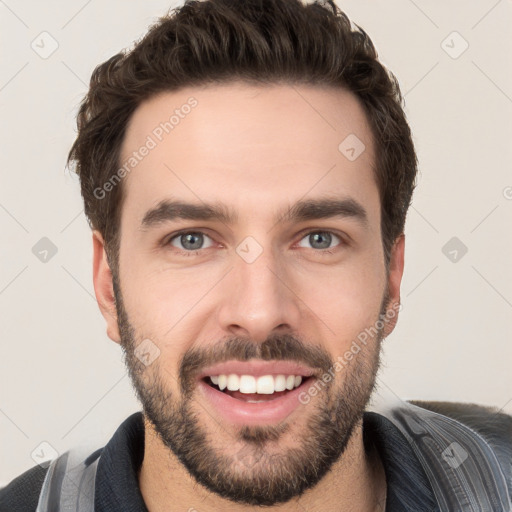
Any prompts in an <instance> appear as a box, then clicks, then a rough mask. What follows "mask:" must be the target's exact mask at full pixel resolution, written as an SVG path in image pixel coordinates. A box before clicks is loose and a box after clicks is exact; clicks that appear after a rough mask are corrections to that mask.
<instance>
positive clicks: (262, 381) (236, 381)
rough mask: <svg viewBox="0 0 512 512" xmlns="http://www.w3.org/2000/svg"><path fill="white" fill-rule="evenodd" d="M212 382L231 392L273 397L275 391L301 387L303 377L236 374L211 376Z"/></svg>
mask: <svg viewBox="0 0 512 512" xmlns="http://www.w3.org/2000/svg"><path fill="white" fill-rule="evenodd" d="M210 380H211V381H212V382H213V384H216V385H218V386H219V388H220V389H221V390H223V389H225V388H226V387H227V388H228V390H229V391H240V393H261V394H264V395H271V394H272V393H274V392H275V391H284V390H285V389H288V390H292V389H293V388H296V387H298V386H300V383H301V382H302V377H301V376H300V375H288V376H286V375H276V376H275V377H274V376H273V375H262V376H261V377H258V378H256V377H254V376H253V375H236V374H234V373H232V374H229V375H225V374H221V375H211V376H210Z"/></svg>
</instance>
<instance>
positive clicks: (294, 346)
mask: <svg viewBox="0 0 512 512" xmlns="http://www.w3.org/2000/svg"><path fill="white" fill-rule="evenodd" d="M113 285H114V286H113V288H114V295H115V299H116V309H117V315H118V320H117V321H118V326H119V331H120V336H121V346H122V348H123V351H124V353H125V364H126V366H127V369H128V372H129V374H130V377H131V381H132V384H133V386H134V389H135V392H136V394H137V397H138V399H139V401H140V402H141V404H142V407H143V414H144V416H145V417H146V419H147V420H148V421H149V422H150V423H151V424H152V425H153V427H154V430H155V431H156V433H157V434H158V436H159V437H160V439H161V441H162V442H163V444H164V445H165V446H166V447H167V448H168V449H169V450H170V451H171V452H172V453H173V454H174V455H175V456H176V458H177V459H178V460H179V461H180V462H181V464H182V465H183V466H184V467H185V468H186V470H187V471H188V473H189V474H190V475H192V476H193V477H194V478H195V480H196V481H197V482H199V483H200V484H201V485H202V486H204V487H205V488H206V489H207V490H208V491H210V492H212V493H215V494H217V495H218V496H221V497H223V498H226V499H228V500H230V501H232V502H234V503H239V504H244V505H256V506H272V505H276V504H279V503H286V502H288V501H290V500H291V499H293V498H298V497H299V496H301V495H302V494H303V493H304V492H305V491H306V490H308V489H310V488H313V487H314V486H315V485H316V484H317V483H318V482H319V481H320V480H321V479H322V478H323V477H324V476H325V474H326V473H327V472H328V471H329V470H330V469H331V468H332V467H333V465H334V464H335V463H336V462H337V461H338V460H339V459H340V457H341V456H342V455H343V453H344V452H345V449H346V447H347V445H348V442H349V440H350V438H351V436H352V434H353V432H354V430H355V428H356V426H357V425H358V424H359V422H361V421H362V418H363V414H364V411H365V408H366V406H367V404H368V402H369V400H370V398H371V395H372V393H373V391H374V389H375V382H376V376H377V373H378V370H379V366H380V344H381V341H382V339H383V336H382V328H381V329H377V335H376V336H375V338H374V340H375V341H374V342H373V343H368V345H365V346H364V347H363V348H362V350H360V352H359V353H358V354H357V355H356V356H354V357H353V358H352V360H351V361H350V363H349V364H347V365H346V366H345V367H344V368H343V369H342V372H343V373H344V379H343V381H342V383H341V384H338V385H337V386H336V383H337V380H338V379H336V378H332V379H330V381H329V382H325V380H326V379H324V380H323V386H324V387H323V388H322V389H321V390H319V391H318V395H317V400H316V402H317V403H316V404H313V403H311V404H310V405H305V406H303V407H304V414H303V415H301V417H300V418H299V417H298V418H299V421H301V419H302V416H304V415H307V421H306V425H305V427H304V429H303V430H302V431H301V432H300V433H299V434H298V435H297V434H295V436H293V434H292V439H293V441H294V445H293V446H291V447H288V448H283V446H281V447H279V445H278V443H279V441H280V440H284V439H285V436H286V433H289V432H290V431H291V430H292V429H293V427H294V426H295V425H294V423H293V422H282V423H280V424H277V425H262V426H247V425H246V426H242V427H240V428H239V429H238V430H237V432H236V437H235V438H233V434H232V433H231V434H229V435H230V440H229V442H227V443H226V447H225V448H226V449H225V450H224V452H223V450H222V448H220V447H219V446H218V444H219V442H220V440H219V436H218V434H217V432H218V431H222V430H225V429H224V428H223V427H222V425H220V424H219V423H218V422H217V421H216V420H215V419H214V418H213V417H211V416H210V418H211V426H213V427H215V428H214V429H207V428H205V425H204V421H201V419H200V418H199V417H198V411H201V410H203V411H205V412H206V410H205V409H204V408H201V404H199V403H198V401H197V399H196V398H195V393H196V392H197V375H198V373H199V372H200V371H201V370H202V369H203V368H205V367H206V366H210V365H212V364H216V363H218V362H221V361H226V360H233V359H236V360H240V361H247V360H249V359H252V358H255V359H259V360H265V361H269V360H273V361H280V360H281V361H283V360H293V361H297V362H300V363H303V364H306V365H307V366H310V367H312V368H316V369H318V370H320V372H321V373H319V374H318V375H322V376H324V375H326V374H327V373H328V372H329V370H330V371H331V374H332V372H333V368H334V365H335V361H334V360H333V359H332V358H331V356H330V355H329V354H328V353H327V352H326V351H324V350H323V349H321V348H319V347H316V346H312V345H311V344H305V343H304V342H303V341H302V340H300V339H299V338H297V337H295V336H292V335H289V334H284V335H283V334H280V335H272V336H270V337H268V338H267V339H266V340H265V341H264V342H263V343H261V344H258V343H255V342H253V341H251V340H250V339H247V338H240V337H233V338H229V339H227V340H226V341H225V342H224V343H223V344H218V345H215V346H213V347H203V348H201V347H196V348H192V349H189V350H188V351H187V352H185V353H184V354H183V356H182V357H181V358H180V360H179V364H178V375H177V376H173V375H171V373H170V372H169V371H168V370H166V369H165V368H164V369H162V366H161V364H160V358H157V359H155V361H154V362H152V363H151V365H148V366H146V365H145V364H143V362H142V361H141V360H140V359H139V357H137V354H136V348H137V345H138V343H140V342H141V341H142V338H141V337H139V339H137V336H136V333H135V330H134V328H133V326H132V325H131V324H130V321H129V319H128V315H127V312H126V310H125V307H124V304H123V300H122V296H121V291H120V286H119V282H118V280H117V278H116V276H115V275H113ZM387 304H388V293H387V290H386V293H385V295H384V298H383V300H382V303H381V311H380V314H379V318H382V316H383V315H384V313H385V311H386V308H387ZM376 321H377V319H376ZM381 325H382V324H381ZM171 380H176V381H177V384H178V388H179V392H174V391H171V389H170V386H169V381H171ZM194 406H195V407H194ZM235 443H236V444H237V445H241V446H242V448H241V449H239V450H238V451H237V452H236V453H234V454H233V447H234V446H235ZM281 444H282V445H283V443H281ZM288 444H289V443H288ZM229 452H231V453H232V454H231V455H228V454H227V453H229ZM169 476H170V477H171V475H169Z"/></svg>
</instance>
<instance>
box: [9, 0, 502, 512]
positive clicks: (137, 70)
mask: <svg viewBox="0 0 512 512" xmlns="http://www.w3.org/2000/svg"><path fill="white" fill-rule="evenodd" d="M78 129H79V132H78V137H77V140H76V142H75V143H74V145H73V147H72V149H71V152H70V161H73V162H75V164H76V170H77V173H78V175H79V177H80V180H81V187H82V195H83V198H84V203H85V212H86V214H87V217H88V219H89V221H90V224H91V227H92V229H93V249H94V268H93V275H94V288H95V293H96V297H97V300H98V304H99V307H100V309H101V312H102V314H103V316H104V317H105V320H106V323H107V334H108V336H109V337H110V338H111V339H112V340H113V341H115V342H117V343H119V344H120V345H121V347H122V349H123V350H124V352H125V356H126V364H127V367H128V370H129V373H130V375H131V378H132V381H133V384H134V387H135V390H136V392H137V395H138V397H139V399H140V401H141V403H142V406H143V413H142V414H141V413H136V414H134V415H132V416H130V417H129V418H128V419H127V420H126V421H125V422H124V423H123V424H122V425H121V426H120V427H119V430H118V431H117V432H116V433H115V435H114V437H113V438H112V439H111V440H110V441H109V443H108V444H107V445H106V446H105V447H104V448H102V449H99V450H97V451H95V452H94V453H86V454H85V455H83V454H82V455H80V456H78V455H77V453H76V452H74V451H71V452H70V453H68V454H64V455H63V456H61V457H59V458H58V459H56V460H55V461H53V462H52V463H51V465H50V466H49V467H48V466H47V467H45V468H40V467H37V468H33V469H31V470H29V471H28V472H26V473H24V474H23V475H21V476H20V477H18V478H17V479H15V480H14V481H13V482H11V483H10V484H9V485H8V486H7V487H6V488H5V489H3V490H2V491H0V505H1V506H2V507H3V508H1V510H35V509H36V507H37V510H38V511H46V510H48V511H50V510H51V511H55V510H93V509H94V510H96V511H123V512H124V511H142V510H149V511H151V512H160V511H189V512H190V511H226V510H233V511H234V510H236V511H253V510H260V509H261V507H266V508H268V509H269V510H275V511H279V512H281V511H294V512H295V511H302V510H310V511H320V510H322V511H332V512H334V511H363V512H370V511H372V512H373V511H384V510H386V511H411V510H414V511H422V512H423V511H438V510H453V511H461V510H464V511H466V510H467V511H477V510H478V511H480V510H481V511H483V510H486V511H487V510H493V511H506V510H507V511H508V510H511V508H510V507H511V501H510V496H511V493H512V478H511V466H510V460H511V457H512V442H511V439H510V437H511V435H510V434H511V429H512V418H511V417H509V416H507V415H504V414H500V413H497V412H495V411H492V410H490V409H487V408H483V407H478V406H473V405H464V404H447V403H443V402H438V403H430V404H428V403H420V402H418V403H416V404H415V405H413V404H401V406H400V407H391V408H390V409H389V411H387V412H386V413H383V414H377V413H375V412H369V411H367V410H366V408H367V405H368V403H369V400H370V397H371V396H372V393H373V391H374V388H375V379H376V375H377V371H378V368H379V354H380V347H381V343H382V341H383V340H384V338H385V337H386V336H388V335H389V334H390V333H391V332H392V330H393V328H394V326H395V324H396V321H397V318H398V310H399V304H400V283H401V279H402V274H403V268H404V244H405V238H404V225H405V218H406V213H407V209H408V207H409V204H410V201H411V197H412V192H413V189H414V186H415V180H416V170H417V160H416V155H415V151H414V147H413V143H412V140H411V134H410V130H409V127H408V124H407V121H406V119H405V116H404V113H403V110H402V107H401V96H400V90H399V87H398V84H397V82H396V80H395V78H394V77H393V75H392V74H391V73H389V72H387V71H386V70H385V68H384V67H383V66H382V65H381V64H380V63H379V62H378V60H377V56H376V52H375V50H374V47H373V45H372V43H371V41H370V39H369V38H368V36H367V35H366V34H365V33H364V31H363V30H362V29H359V28H354V29H353V28H352V27H351V25H350V22H349V20H348V19H347V17H346V16H345V15H344V14H343V13H341V12H340V11H339V10H338V9H337V8H336V6H335V4H333V3H332V2H323V3H322V4H318V3H317V4H310V5H303V4H301V3H299V2H298V0H272V1H271V0H268V1H265V2H261V1H257V0H244V1H243V2H234V1H230V0H207V1H204V2H188V3H186V4H185V5H184V6H183V7H182V8H181V9H177V10H176V11H175V12H174V13H172V14H171V15H170V16H168V17H165V18H162V19H161V20H160V21H159V23H158V24H156V25H155V26H153V27H152V28H151V30H150V31H149V32H148V34H147V35H146V37H145V38H144V39H143V40H141V41H140V42H139V43H138V44H137V45H136V46H135V47H134V48H133V49H132V50H131V51H130V52H128V53H126V54H123V53H121V54H118V55H116V56H114V57H112V58H111V59H110V60H108V61H107V62H105V63H104V64H102V65H101V66H99V67H98V68H97V69H96V70H95V72H94V74H93V77H92V79H91V84H90V90H89V92H88V95H87V97H86V98H85V100H84V102H83V103H82V106H81V108H80V112H79V115H78Z"/></svg>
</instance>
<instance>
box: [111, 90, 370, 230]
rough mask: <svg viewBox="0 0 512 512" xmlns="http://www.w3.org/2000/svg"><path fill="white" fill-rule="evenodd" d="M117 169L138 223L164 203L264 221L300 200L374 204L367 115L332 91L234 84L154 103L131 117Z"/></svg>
mask: <svg viewBox="0 0 512 512" xmlns="http://www.w3.org/2000/svg"><path fill="white" fill-rule="evenodd" d="M121 165H124V167H125V169H126V170H128V172H126V174H125V176H126V177H125V178H124V179H123V187H124V190H123V194H124V196H125V200H124V207H123V209H125V208H126V209H127V210H128V215H130V216H131V217H132V216H133V219H134V220H137V218H138V219H139V220H140V218H141V216H142V215H143V214H144V211H145V210H146V209H147V208H148V207H149V206H154V205H155V204H157V203H159V202H160V201H161V200H163V199H168V198H170V197H173V198H179V199H183V200H188V201H194V202H196V203H197V202H201V201H208V202H211V201H215V202H220V203H230V204H231V205H234V206H235V209H236V205H238V206H239V207H240V208H243V207H245V208H247V209H249V208H250V209H251V211H253V212H254V209H256V211H259V212H260V215H261V211H262V209H264V210H265V211H266V210H271V211H274V209H273V206H274V205H277V203H278V202H280V201H281V202H282V203H283V204H289V203H291V202H294V201H296V200H297V199H300V198H301V197H304V196H305V195H310V196H311V195H325V194H327V193H328V194H330V195H341V196H350V197H352V198H355V199H359V200H360V201H361V202H370V203H371V202H372V201H373V202H374V203H375V201H376V200H377V202H378V190H377V187H376V182H375V178H374V171H373V165H374V145H373V140H372V135H371V130H370V127H369V125H368V121H367V118H366V115H365V113H364V110H363V108H362V106H361V104H360V102H359V101H358V99H357V98H356V97H355V96H354V95H353V94H352V93H350V92H348V91H346V90H343V89H338V88H337V89H335V88H330V87H319V86H309V85H308V86H305V85H271V86H254V85H248V84H245V83H240V82H234V83H229V84H223V85H209V86H204V87H190V88H185V89H181V90H179V91H173V92H164V93H161V94H158V95H157V96H154V97H152V98H150V99H149V100H147V101H145V102H144V103H142V104H141V105H140V106H139V107H138V108H137V110H136V111H135V112H134V114H133V116H132V117H131V119H130V122H129V124H128V127H127V130H126V135H125V138H124V141H123V145H122V148H121ZM376 206H378V205H375V204H373V208H375V207H376ZM263 207H265V208H263ZM371 208H372V205H371V204H370V205H369V209H370V210H371ZM123 215H124V212H123Z"/></svg>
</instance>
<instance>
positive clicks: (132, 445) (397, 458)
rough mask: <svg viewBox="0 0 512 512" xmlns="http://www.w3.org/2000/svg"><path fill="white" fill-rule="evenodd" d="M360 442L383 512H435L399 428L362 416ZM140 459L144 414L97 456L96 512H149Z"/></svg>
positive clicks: (425, 481)
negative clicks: (376, 478)
mask: <svg viewBox="0 0 512 512" xmlns="http://www.w3.org/2000/svg"><path fill="white" fill-rule="evenodd" d="M363 439H364V444H365V446H370V444H371V443H373V444H374V445H375V447H376V448H377V451H378V453H379V455H380V457H381V459H382V462H383V465H384V470H385V472H386V481H387V498H386V511H388V512H402V511H403V512H410V511H411V510H421V511H429V512H436V511H438V510H439V509H438V506H437V505H436V501H435V498H434V494H433V491H432V488H431V486H430V484H429V481H428V478H427V476H426V474H425V471H424V470H423V468H422V466H421V464H420V462H419V461H418V459H417V457H416V455H415V454H414V452H413V450H412V449H411V447H410V446H409V443H408V441H407V440H406V439H405V437H404V436H403V434H402V433H401V432H400V431H399V430H398V428H397V427H395V426H394V425H393V424H392V423H391V422H390V421H389V420H388V419H387V418H385V417H384V416H382V415H380V414H378V413H376V412H365V413H364V416H363ZM143 459H144V421H143V416H142V412H136V413H134V414H132V415H131V416H129V417H128V418H127V419H126V420H125V421H124V422H123V423H122V424H121V425H120V426H119V428H118V429H117V430H116V432H115V433H114V435H113V437H112V438H111V439H110V441H109V442H108V443H107V444H106V446H105V447H104V448H103V450H102V452H101V456H100V459H99V463H98V470H97V474H96V490H95V497H94V502H95V510H96V511H97V512H112V511H113V510H122V511H123V512H148V509H147V507H146V505H145V503H144V499H143V497H142V493H141V492H140V488H139V483H138V472H139V470H140V467H141V465H142V461H143Z"/></svg>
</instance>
